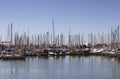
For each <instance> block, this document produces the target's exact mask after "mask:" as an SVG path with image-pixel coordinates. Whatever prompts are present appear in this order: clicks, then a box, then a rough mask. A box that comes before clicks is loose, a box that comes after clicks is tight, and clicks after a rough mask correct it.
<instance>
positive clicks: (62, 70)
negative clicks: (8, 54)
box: [0, 56, 120, 79]
mask: <svg viewBox="0 0 120 79" xmlns="http://www.w3.org/2000/svg"><path fill="white" fill-rule="evenodd" d="M119 63H120V60H119V59H117V58H107V57H100V56H87V57H84V56H65V57H58V56H57V57H28V58H27V59H26V60H25V61H18V60H17V61H14V60H13V61H0V77H1V79H120V76H119V75H120V64H119Z"/></svg>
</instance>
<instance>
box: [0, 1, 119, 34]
mask: <svg viewBox="0 0 120 79" xmlns="http://www.w3.org/2000/svg"><path fill="white" fill-rule="evenodd" d="M52 18H54V20H55V29H56V33H61V32H63V33H65V34H68V31H69V27H71V31H72V33H73V34H75V33H83V32H84V33H90V32H95V33H97V32H107V31H110V29H111V27H117V26H118V25H119V24H120V0H0V33H1V34H2V35H3V34H4V33H5V32H6V31H7V26H8V23H11V22H12V23H13V25H14V31H16V30H19V31H21V32H23V31H25V30H27V28H29V29H30V33H39V32H41V33H43V32H46V31H48V30H49V31H50V32H52ZM1 34H0V35H1Z"/></svg>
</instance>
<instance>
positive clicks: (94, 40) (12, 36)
mask: <svg viewBox="0 0 120 79" xmlns="http://www.w3.org/2000/svg"><path fill="white" fill-rule="evenodd" d="M12 28H13V24H12V23H11V24H9V25H8V30H7V34H6V39H5V41H2V36H1V37H0V43H1V44H3V43H9V42H10V43H11V45H14V46H16V47H19V48H20V47H23V46H26V47H31V46H37V47H39V48H40V47H52V46H55V47H64V46H67V47H79V46H82V45H84V44H86V43H90V44H91V45H92V47H94V46H95V45H96V44H106V45H108V46H111V47H112V48H114V47H116V46H118V45H119V37H120V35H119V26H118V27H116V28H111V32H110V33H107V34H106V33H104V32H102V33H97V34H96V33H89V34H87V35H85V34H84V33H82V34H81V33H78V34H74V35H73V34H71V30H70V29H69V32H68V36H65V35H64V33H61V34H55V28H54V24H53V33H50V32H49V31H47V32H44V33H39V34H37V33H35V34H32V35H31V34H30V33H29V29H27V31H25V32H23V33H19V31H16V32H15V31H13V30H12Z"/></svg>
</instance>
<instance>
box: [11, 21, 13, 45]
mask: <svg viewBox="0 0 120 79" xmlns="http://www.w3.org/2000/svg"><path fill="white" fill-rule="evenodd" d="M12 43H13V24H12V23H11V44H12Z"/></svg>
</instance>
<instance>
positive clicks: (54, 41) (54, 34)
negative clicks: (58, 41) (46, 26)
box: [52, 19, 55, 45]
mask: <svg viewBox="0 0 120 79" xmlns="http://www.w3.org/2000/svg"><path fill="white" fill-rule="evenodd" d="M52 26H53V45H54V44H55V27H54V19H52Z"/></svg>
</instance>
